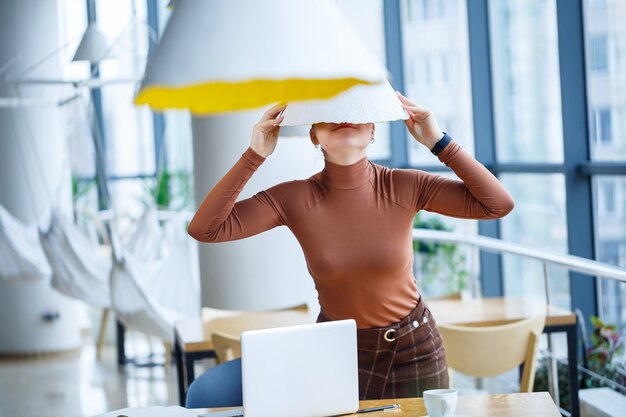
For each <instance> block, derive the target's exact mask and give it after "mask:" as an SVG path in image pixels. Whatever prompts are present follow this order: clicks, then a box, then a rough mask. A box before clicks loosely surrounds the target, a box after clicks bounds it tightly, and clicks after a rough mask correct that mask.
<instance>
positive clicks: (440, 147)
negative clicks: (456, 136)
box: [430, 132, 452, 155]
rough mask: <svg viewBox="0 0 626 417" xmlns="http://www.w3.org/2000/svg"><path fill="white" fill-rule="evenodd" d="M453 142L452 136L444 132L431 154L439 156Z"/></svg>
mask: <svg viewBox="0 0 626 417" xmlns="http://www.w3.org/2000/svg"><path fill="white" fill-rule="evenodd" d="M451 140H452V138H451V137H450V135H448V134H447V133H446V132H443V137H442V138H441V139H439V141H438V142H437V143H435V146H433V148H432V149H431V150H430V152H432V154H433V155H439V153H440V152H441V151H443V148H445V147H446V146H447V145H448V143H450V141H451Z"/></svg>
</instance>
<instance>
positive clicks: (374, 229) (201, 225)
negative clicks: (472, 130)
mask: <svg viewBox="0 0 626 417" xmlns="http://www.w3.org/2000/svg"><path fill="white" fill-rule="evenodd" d="M438 158H439V160H440V161H441V162H443V163H445V164H446V165H447V166H448V167H450V168H452V170H454V172H455V173H456V174H457V175H458V177H459V178H460V179H461V180H462V181H459V180H455V179H449V178H445V177H442V176H440V175H436V174H432V173H428V172H425V171H420V170H416V169H389V168H387V167H383V166H380V165H377V164H374V163H372V162H370V161H369V160H368V159H367V158H363V159H361V160H360V161H358V162H356V163H354V164H352V165H345V166H344V165H337V164H334V163H332V162H329V161H325V167H324V169H323V170H322V171H321V172H319V173H317V174H315V175H313V176H312V177H310V178H308V179H306V180H296V181H288V182H284V183H281V184H278V185H276V186H274V187H272V188H269V189H267V190H265V191H261V192H259V193H257V194H256V195H254V196H253V197H250V198H248V199H245V200H242V201H239V202H237V203H235V200H236V198H237V196H238V195H239V193H240V192H241V190H242V189H243V187H244V185H245V184H246V182H247V181H248V179H249V178H250V177H251V176H252V174H254V172H255V171H256V169H257V168H258V167H259V166H260V165H261V164H262V163H263V161H264V160H265V158H263V157H262V156H260V155H258V154H257V153H255V152H254V151H253V150H252V149H251V148H248V149H247V150H246V151H245V152H244V154H243V155H242V157H241V158H240V159H239V161H237V163H236V164H235V165H234V166H233V167H232V168H231V170H230V171H229V172H228V173H227V174H226V175H225V176H224V178H222V179H221V180H220V181H219V182H218V183H217V184H216V185H215V187H214V188H213V189H212V190H211V191H210V192H209V193H208V195H207V196H206V198H205V199H204V201H203V202H202V204H201V205H200V207H199V208H198V211H197V212H196V214H195V216H194V218H193V219H192V221H191V223H190V224H189V229H188V232H189V234H190V235H191V236H192V237H194V238H195V239H197V240H199V241H201V242H223V241H229V240H236V239H241V238H245V237H248V236H252V235H255V234H257V233H261V232H263V231H265V230H268V229H271V228H273V227H276V226H287V227H289V229H290V230H291V231H292V233H293V234H294V235H295V237H296V238H297V239H298V242H299V243H300V245H301V246H302V250H303V251H304V256H305V258H306V262H307V266H308V269H309V272H310V273H311V275H312V276H313V280H314V282H315V287H316V289H317V292H318V299H319V303H320V306H321V308H322V311H323V312H324V314H325V315H326V316H327V317H328V318H330V319H332V320H339V319H346V318H353V319H355V320H356V322H357V326H358V327H359V328H365V327H383V326H387V325H389V324H391V323H395V322H397V321H399V320H400V319H401V318H403V317H405V316H406V315H407V314H408V313H409V312H410V311H411V310H412V309H413V308H414V307H415V304H416V303H417V301H418V300H419V293H418V291H417V287H416V284H415V278H414V277H413V245H412V241H413V240H412V233H411V230H412V225H413V218H414V217H415V213H416V212H417V211H419V210H427V211H431V212H437V213H441V214H444V215H448V216H452V217H459V218H465V219H496V218H499V217H503V216H505V215H506V214H507V213H509V212H510V211H511V210H512V209H513V206H514V203H513V200H512V198H511V196H510V195H509V193H508V192H507V191H506V189H505V188H504V187H503V186H502V185H501V184H500V182H499V181H498V180H497V179H496V178H495V177H494V176H493V175H492V174H491V173H490V172H489V171H488V170H487V169H486V168H485V167H484V166H483V165H482V164H481V163H480V162H478V161H476V160H475V159H474V158H473V157H472V156H471V155H469V154H468V153H467V152H465V150H463V149H462V148H461V147H460V146H459V145H458V143H456V142H455V141H451V142H450V143H449V144H448V146H446V147H445V148H444V150H443V151H441V152H440V153H439V155H438Z"/></svg>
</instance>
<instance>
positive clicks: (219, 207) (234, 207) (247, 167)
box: [187, 148, 283, 242]
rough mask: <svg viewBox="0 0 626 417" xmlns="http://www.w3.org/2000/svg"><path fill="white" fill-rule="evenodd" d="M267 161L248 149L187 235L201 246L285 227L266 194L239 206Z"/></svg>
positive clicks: (206, 200) (204, 204)
mask: <svg viewBox="0 0 626 417" xmlns="http://www.w3.org/2000/svg"><path fill="white" fill-rule="evenodd" d="M264 161H265V158H263V157H262V156H260V155H258V154H257V153H256V152H254V151H253V150H252V149H251V148H248V149H247V150H246V151H245V152H244V153H243V155H242V156H241V158H240V159H239V160H238V161H237V162H236V163H235V165H234V166H233V167H232V168H231V169H230V170H229V171H228V173H227V174H226V175H225V176H224V177H223V178H222V179H221V180H220V181H219V182H218V183H217V184H216V185H215V187H213V189H212V190H211V191H209V193H208V194H207V196H206V197H205V198H204V200H203V201H202V204H200V207H198V211H196V214H195V215H194V216H193V218H192V219H191V222H190V223H189V227H188V229H187V232H188V233H189V235H190V236H192V237H193V238H194V239H196V240H199V241H201V242H224V241H229V240H237V239H242V238H244V237H248V236H252V235H255V234H258V233H261V232H263V231H266V230H269V229H271V228H273V227H276V226H279V225H281V224H283V221H282V217H281V215H280V214H279V212H278V210H277V209H276V207H275V206H274V204H273V202H272V199H271V198H270V197H269V195H268V194H267V193H265V192H260V193H258V194H256V195H255V196H253V197H250V198H247V199H245V200H242V201H239V202H237V203H235V200H236V199H237V197H238V196H239V194H240V193H241V190H242V189H243V187H244V186H245V185H246V183H247V182H248V180H249V179H250V177H252V175H253V174H254V172H256V170H257V169H258V167H259V166H260V165H261V164H262V163H263V162H264Z"/></svg>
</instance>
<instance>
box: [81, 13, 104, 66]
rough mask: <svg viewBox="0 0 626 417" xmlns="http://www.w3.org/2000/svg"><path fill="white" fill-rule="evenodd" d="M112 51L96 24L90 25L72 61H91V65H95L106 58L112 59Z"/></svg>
mask: <svg viewBox="0 0 626 417" xmlns="http://www.w3.org/2000/svg"><path fill="white" fill-rule="evenodd" d="M110 49H111V48H110V45H109V43H108V41H107V39H106V37H105V36H104V35H103V34H102V32H100V30H99V29H98V27H97V26H96V25H95V24H94V23H90V24H89V26H87V30H85V33H84V34H83V38H82V39H81V41H80V43H79V44H78V48H76V53H74V58H72V61H73V62H75V61H89V63H90V64H92V65H95V64H97V63H99V62H100V61H102V60H103V59H105V58H111V56H110V54H109V52H110Z"/></svg>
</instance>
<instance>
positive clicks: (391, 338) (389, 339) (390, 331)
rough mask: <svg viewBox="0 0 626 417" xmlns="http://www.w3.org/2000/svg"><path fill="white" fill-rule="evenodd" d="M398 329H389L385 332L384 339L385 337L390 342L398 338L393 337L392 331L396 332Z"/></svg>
mask: <svg viewBox="0 0 626 417" xmlns="http://www.w3.org/2000/svg"><path fill="white" fill-rule="evenodd" d="M395 332H396V329H388V330H387V331H386V332H385V334H384V335H383V339H385V340H386V341H388V342H393V341H394V340H396V338H395V337H391V336H390V333H395Z"/></svg>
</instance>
